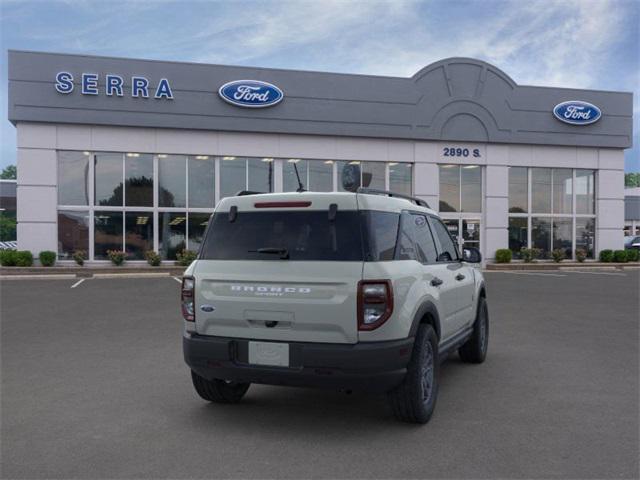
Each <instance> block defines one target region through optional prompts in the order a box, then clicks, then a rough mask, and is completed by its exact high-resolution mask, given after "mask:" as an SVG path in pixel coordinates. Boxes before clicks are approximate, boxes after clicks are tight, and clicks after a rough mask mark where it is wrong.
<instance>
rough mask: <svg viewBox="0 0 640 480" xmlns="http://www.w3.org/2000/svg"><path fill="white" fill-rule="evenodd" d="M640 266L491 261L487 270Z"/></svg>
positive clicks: (631, 266)
mask: <svg viewBox="0 0 640 480" xmlns="http://www.w3.org/2000/svg"><path fill="white" fill-rule="evenodd" d="M636 268H640V264H639V263H637V262H633V263H603V262H584V263H579V262H561V263H551V262H544V263H524V262H518V263H489V264H487V266H486V270H487V271H494V272H496V271H498V272H499V271H512V270H529V271H533V270H537V271H539V270H570V269H580V270H626V269H630V270H631V269H636Z"/></svg>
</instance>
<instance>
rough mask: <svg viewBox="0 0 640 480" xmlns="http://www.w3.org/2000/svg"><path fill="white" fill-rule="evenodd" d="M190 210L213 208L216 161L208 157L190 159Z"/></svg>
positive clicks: (214, 202)
mask: <svg viewBox="0 0 640 480" xmlns="http://www.w3.org/2000/svg"><path fill="white" fill-rule="evenodd" d="M188 161H189V208H213V207H215V205H216V196H215V183H216V173H215V159H214V158H213V157H210V156H208V155H196V156H193V157H189V160H188Z"/></svg>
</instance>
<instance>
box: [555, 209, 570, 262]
mask: <svg viewBox="0 0 640 480" xmlns="http://www.w3.org/2000/svg"><path fill="white" fill-rule="evenodd" d="M572 238H573V220H572V219H571V218H557V217H555V218H553V249H554V250H556V249H558V250H563V251H564V255H565V257H566V258H572V257H573V252H572V248H571V245H572Z"/></svg>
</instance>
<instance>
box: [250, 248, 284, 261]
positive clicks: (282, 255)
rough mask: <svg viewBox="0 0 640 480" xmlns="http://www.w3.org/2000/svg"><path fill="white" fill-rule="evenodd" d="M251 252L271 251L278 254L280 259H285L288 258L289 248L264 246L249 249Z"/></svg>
mask: <svg viewBox="0 0 640 480" xmlns="http://www.w3.org/2000/svg"><path fill="white" fill-rule="evenodd" d="M249 252H251V253H271V254H275V255H280V258H281V259H282V260H287V259H288V258H289V250H287V249H286V248H278V247H265V248H259V249H257V250H249Z"/></svg>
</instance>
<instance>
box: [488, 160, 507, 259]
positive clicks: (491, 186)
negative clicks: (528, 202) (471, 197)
mask: <svg viewBox="0 0 640 480" xmlns="http://www.w3.org/2000/svg"><path fill="white" fill-rule="evenodd" d="M483 212H484V213H483V217H484V228H485V236H484V237H485V247H484V255H485V257H486V258H487V260H490V261H492V260H494V259H495V256H496V250H498V249H500V248H509V167H507V166H506V165H487V167H486V171H485V194H484V205H483Z"/></svg>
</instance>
